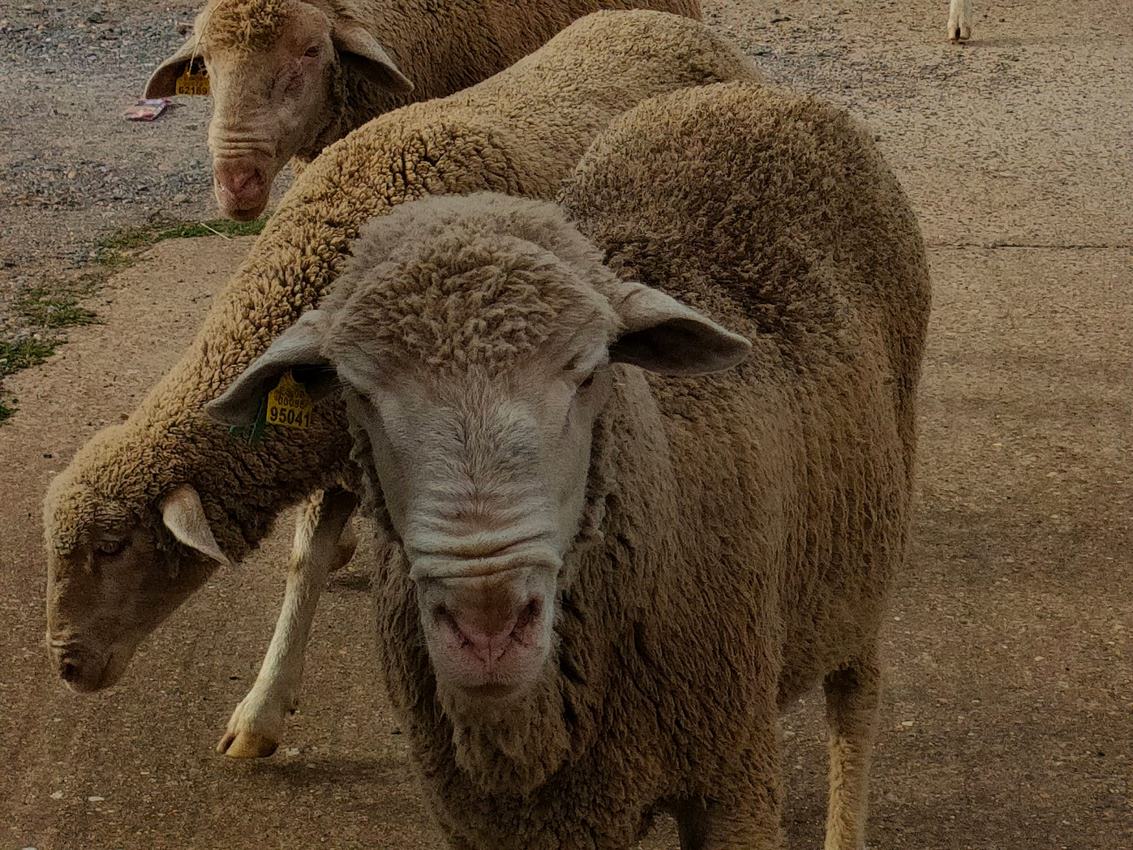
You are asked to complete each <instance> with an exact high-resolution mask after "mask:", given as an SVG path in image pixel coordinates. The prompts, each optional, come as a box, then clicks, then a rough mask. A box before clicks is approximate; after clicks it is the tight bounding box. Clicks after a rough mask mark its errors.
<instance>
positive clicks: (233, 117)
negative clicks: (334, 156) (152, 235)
mask: <svg viewBox="0 0 1133 850" xmlns="http://www.w3.org/2000/svg"><path fill="white" fill-rule="evenodd" d="M635 8H638V9H641V8H644V9H655V10H659V11H663V12H675V13H677V14H681V15H688V16H690V17H693V18H699V17H700V2H699V0H208V2H207V3H206V4H205V7H204V9H203V10H202V11H201V13H200V14H199V15H198V16H197V19H196V22H195V24H194V29H193V32H192V34H190V36H189V38H188V40H186V42H185V43H184V44H183V45H181V47H180V48H178V50H177V51H176V52H175V53H174V54H173V55H172V56H170V57H169V58H168V59H166V60H165V61H164V62H162V63H161V65H160V66H159V67H158V68H157V69H156V70H155V71H154V72H153V75H152V76H151V77H150V79H149V82H148V83H147V84H146V97H168V96H171V95H173V94H174V93H175V91H176V84H177V79H178V77H180V76H181V75H182V74H184V73H185V71H186V69H188V68H189V67H190V66H191V65H192V63H193V62H194V61H195V60H198V59H199V61H200V62H203V64H204V68H205V70H206V71H207V74H208V79H209V88H210V93H211V95H212V98H213V116H212V121H211V122H210V123H209V135H208V140H209V149H210V150H211V152H212V157H213V189H214V192H215V194H216V200H217V203H218V204H219V205H220V209H221V210H222V211H223V212H224V214H225V215H227V216H231V217H232V218H237V219H251V218H255V217H256V216H257V215H259V214H260V213H261V212H262V211H263V209H264V206H265V205H266V204H267V200H268V193H269V192H270V190H271V184H272V181H273V180H274V179H275V175H276V174H277V173H278V172H279V170H280V168H282V167H283V165H284V163H286V162H287V161H288V160H289V159H292V158H294V159H295V160H296V161H299V162H304V163H305V162H309V161H310V160H312V159H313V158H314V157H315V156H316V155H317V154H318V153H319V151H321V150H322V149H323V148H324V147H326V146H327V145H329V144H331V143H332V142H334V141H337V140H338V139H341V138H342V137H343V136H345V135H346V134H347V133H349V132H350V131H351V130H353V129H354V128H356V127H359V126H361V125H362V124H364V123H366V122H367V121H369V120H370V119H371V118H373V117H374V116H376V115H380V114H382V113H383V112H389V111H390V110H391V109H395V108H397V107H399V106H404V105H405V104H407V103H409V102H410V101H412V100H426V99H429V98H435V97H444V96H446V95H449V94H452V93H453V92H456V91H459V90H460V89H463V88H467V87H468V86H470V85H472V84H474V83H478V82H480V81H481V80H483V79H486V78H487V77H490V76H491V75H492V74H495V73H497V72H499V71H502V70H503V69H504V68H507V67H508V66H509V65H511V64H513V63H514V62H516V61H517V60H518V59H520V58H522V57H523V56H526V55H527V54H528V53H531V52H532V51H534V50H536V49H537V48H538V47H540V46H541V45H542V44H543V43H544V42H546V41H547V39H549V38H550V37H551V36H553V35H554V34H555V33H557V32H558V31H559V30H561V29H562V28H563V27H565V26H567V25H568V24H569V23H570V22H571V21H573V20H575V19H577V18H580V17H582V16H583V15H586V14H588V13H590V12H595V11H599V10H602V9H635Z"/></svg>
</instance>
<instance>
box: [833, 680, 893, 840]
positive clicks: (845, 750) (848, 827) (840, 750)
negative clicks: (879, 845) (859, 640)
mask: <svg viewBox="0 0 1133 850" xmlns="http://www.w3.org/2000/svg"><path fill="white" fill-rule="evenodd" d="M823 689H824V690H825V692H826V723H827V726H828V727H829V729H830V799H829V803H828V808H827V816H826V850H862V848H863V847H864V846H865V820H866V809H867V804H868V797H869V761H870V753H871V750H872V748H873V737H874V733H875V731H876V727H877V705H878V700H879V698H880V695H881V675H880V672H879V670H878V667H877V663H876V660H875V659H873V658H870V659H868V660H867V661H865V662H862V663H854V664H852V665H850V666H847V667H844V668H842V669H840V670H836V671H834V672H833V673H829V674H827V676H826V678H825V680H824V681H823Z"/></svg>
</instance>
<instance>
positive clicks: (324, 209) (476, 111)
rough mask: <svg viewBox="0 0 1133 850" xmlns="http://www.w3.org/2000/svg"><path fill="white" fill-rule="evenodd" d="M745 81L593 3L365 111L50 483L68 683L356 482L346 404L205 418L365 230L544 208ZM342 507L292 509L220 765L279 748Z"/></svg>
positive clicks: (651, 17)
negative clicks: (501, 209) (302, 413)
mask: <svg viewBox="0 0 1133 850" xmlns="http://www.w3.org/2000/svg"><path fill="white" fill-rule="evenodd" d="M754 78H755V72H754V70H753V68H752V67H751V65H750V63H749V62H748V61H747V60H746V59H745V58H744V57H743V56H742V55H741V54H740V53H739V52H738V51H736V50H734V49H733V48H732V47H731V46H729V45H727V44H726V43H724V42H722V41H720V40H719V39H717V38H716V37H715V36H713V35H712V34H711V33H710V32H709V31H708V30H707V29H706V28H705V27H704V26H703V25H702V24H700V23H698V22H696V21H693V20H689V19H687V18H680V17H677V16H674V15H668V14H662V13H659V12H601V13H597V14H595V15H591V16H588V17H586V18H583V19H582V20H580V21H578V22H576V23H575V24H573V25H571V26H570V27H569V28H567V29H566V30H565V31H563V32H562V33H560V34H559V35H558V36H556V37H555V38H554V39H552V40H551V41H550V42H549V43H548V44H547V45H546V46H545V47H543V48H542V49H540V50H539V51H537V52H536V53H534V54H532V55H531V56H528V57H526V58H524V59H522V60H520V61H519V62H518V63H516V64H515V65H514V66H512V67H511V68H510V69H508V70H507V71H504V72H502V73H500V74H498V75H497V76H495V77H493V78H492V79H490V80H487V81H485V82H483V83H480V84H479V85H477V86H475V87H473V88H471V89H468V90H466V91H464V92H461V93H458V94H456V95H453V96H450V97H449V98H446V99H444V100H440V101H431V102H428V103H422V104H413V105H411V106H407V107H404V108H402V109H400V110H398V111H396V112H394V113H390V114H388V115H384V116H382V117H380V118H377V119H375V120H374V121H372V122H370V123H369V124H367V125H366V126H364V127H362V128H360V129H359V130H356V131H355V132H354V133H352V134H351V135H349V136H348V137H346V138H345V139H343V140H341V141H340V142H338V143H336V144H335V145H333V146H332V147H331V148H329V149H328V150H327V151H326V152H324V153H323V155H322V156H320V157H319V158H318V159H316V160H315V162H314V163H312V165H311V166H310V167H309V168H307V169H306V170H305V172H304V173H303V175H302V176H301V177H300V179H299V180H298V181H297V183H296V185H295V186H294V187H293V188H292V190H291V191H290V192H289V193H288V195H287V197H286V198H285V199H284V203H283V204H282V206H281V208H280V209H279V211H278V212H277V213H276V214H275V216H273V218H272V220H271V222H269V224H268V226H267V228H266V229H265V230H264V233H263V235H262V236H261V237H260V239H259V240H258V241H257V243H256V245H255V247H254V248H253V249H252V252H251V254H250V256H249V257H248V259H247V260H246V261H245V262H244V264H243V265H242V266H241V268H240V270H239V271H238V272H237V273H236V275H235V276H234V278H233V279H232V281H231V282H230V283H229V284H228V286H227V288H226V290H225V291H224V292H223V293H222V295H221V296H220V297H219V298H218V301H217V303H216V305H215V306H214V307H213V308H212V310H211V311H210V313H209V315H208V317H207V318H206V320H205V322H204V325H203V327H202V329H201V330H200V332H199V334H198V336H197V338H196V341H195V342H194V344H193V346H192V347H191V348H190V350H189V351H188V352H187V353H186V354H185V356H184V357H183V358H182V360H181V361H180V362H179V363H178V364H177V365H176V366H175V367H174V368H173V369H172V370H171V371H170V372H169V373H168V374H167V375H166V376H165V377H164V378H163V379H162V380H161V381H160V382H159V383H158V385H157V386H156V387H155V388H154V389H153V390H152V391H151V392H150V393H149V395H148V397H147V398H146V399H145V400H144V401H143V403H142V404H141V406H140V407H139V408H138V409H137V410H136V411H135V412H134V413H133V414H132V415H131V416H130V418H129V419H128V420H127V421H126V422H125V423H122V424H120V425H116V426H114V427H111V428H109V429H106V430H104V431H102V432H101V433H99V434H97V435H96V436H95V437H94V438H93V439H92V440H91V441H90V442H89V443H88V444H87V445H86V446H85V447H84V448H83V449H82V450H80V452H79V453H78V455H77V456H76V457H75V458H74V460H73V461H72V462H71V463H70V464H69V465H68V467H67V468H66V469H65V470H64V471H63V472H62V473H61V474H60V475H59V476H58V477H57V479H56V480H55V481H54V482H53V484H52V486H51V488H50V491H49V493H48V495H47V499H46V501H45V505H44V523H45V532H46V543H47V552H48V598H47V615H48V638H49V640H50V641H51V645H52V647H53V650H52V651H53V657H54V660H55V663H56V665H57V667H58V671H59V673H60V674H61V675H62V676H63V677H64V679H66V680H67V681H68V682H69V684H70V685H71V686H73V687H75V688H77V689H80V690H92V689H96V688H101V687H106V686H108V685H111V684H113V683H114V682H115V681H116V680H117V679H118V678H119V677H120V676H121V674H122V672H123V671H124V669H125V667H126V665H127V663H128V661H129V659H130V657H131V656H132V654H133V652H134V649H135V648H136V647H137V645H138V643H139V642H140V641H141V640H142V639H143V638H144V637H145V635H146V634H147V633H148V632H150V631H152V629H153V628H154V627H155V626H156V625H157V624H158V623H159V622H160V621H161V620H162V619H163V618H164V617H165V616H167V615H168V614H169V613H170V611H172V610H173V609H174V608H175V607H176V606H177V605H179V604H180V603H181V602H182V601H183V600H184V599H185V598H187V597H188V595H189V594H190V593H191V592H192V591H193V590H194V589H196V588H197V587H199V586H200V585H201V583H202V582H204V581H205V579H206V578H207V577H208V575H209V574H211V572H212V571H213V569H214V568H215V566H216V564H217V563H223V562H226V561H228V560H232V561H238V560H239V559H241V558H242V557H243V556H244V555H245V554H246V553H247V552H248V551H249V550H250V549H252V548H254V547H255V546H256V545H257V544H258V542H259V541H260V540H261V538H262V537H263V535H264V534H265V533H266V532H267V531H268V529H269V527H270V525H271V523H272V521H273V520H274V518H275V516H276V515H277V514H278V513H279V512H280V511H281V510H282V509H283V508H284V507H286V506H287V505H289V504H293V503H295V502H296V501H298V500H301V499H302V498H303V497H304V496H305V495H306V494H309V493H312V492H316V491H318V490H319V489H320V488H324V487H327V486H331V485H333V484H334V483H335V482H337V481H340V480H341V479H342V478H343V477H344V476H349V475H350V474H351V467H350V464H349V459H348V454H349V446H350V440H349V436H348V434H347V433H346V428H345V424H344V421H345V420H344V417H343V414H342V412H341V410H340V409H339V408H335V407H333V406H328V407H327V408H326V409H325V410H321V411H320V413H319V415H318V416H317V417H315V421H314V422H313V423H312V425H311V427H310V428H309V429H308V430H292V429H288V428H272V427H270V426H269V427H268V428H267V431H266V433H265V435H264V438H263V440H262V442H261V443H259V444H257V445H248V444H246V443H244V442H242V441H241V440H238V439H234V438H233V437H232V436H230V435H229V434H227V433H226V432H225V430H224V429H222V428H220V427H218V426H217V425H216V424H215V423H213V422H211V421H209V420H208V419H207V418H206V417H205V416H204V414H203V413H202V412H201V407H202V406H203V405H204V403H205V402H206V401H208V400H210V399H212V398H214V397H215V396H216V395H217V394H218V393H219V392H220V391H221V390H222V389H223V388H224V387H225V386H226V385H227V384H228V382H229V381H231V380H232V379H233V378H234V377H235V376H236V375H238V374H239V373H240V372H241V371H243V369H244V368H245V367H246V366H247V365H248V364H249V363H250V362H251V361H252V360H253V359H254V358H255V357H256V356H257V355H259V354H260V353H262V352H263V351H264V349H266V348H267V346H268V345H269V343H271V341H272V340H273V339H274V338H275V337H276V336H277V335H278V334H279V333H280V332H281V331H283V330H284V329H286V328H287V327H289V326H290V325H291V323H292V322H294V321H295V320H296V319H297V318H298V317H299V315H300V314H301V313H302V312H303V311H304V310H305V309H307V308H309V307H312V306H314V305H315V304H316V303H317V302H318V301H319V299H320V298H321V297H322V296H323V294H324V292H325V291H326V289H327V287H328V286H329V285H330V283H331V282H332V281H333V280H334V278H335V277H336V276H337V274H338V272H339V271H340V269H341V265H342V262H343V260H344V259H345V257H346V256H347V253H348V250H349V245H350V242H351V240H353V239H354V238H355V237H356V236H357V234H358V229H359V228H360V227H361V225H362V224H363V223H364V222H365V221H367V220H368V219H370V218H372V217H373V216H375V215H381V214H384V213H386V212H388V211H389V210H390V209H391V208H393V207H395V206H396V205H398V204H401V203H404V202H405V201H408V200H412V199H414V198H419V197H421V196H424V195H429V194H439V193H467V192H473V191H478V190H496V191H504V192H508V193H511V194H516V195H529V196H537V197H546V198H549V197H553V196H554V193H555V192H556V191H558V189H559V187H560V185H561V182H562V180H563V179H564V178H566V177H567V176H568V175H569V174H570V171H571V169H572V168H573V167H574V166H575V165H576V164H577V162H578V159H579V157H580V156H581V155H582V154H583V152H584V151H585V150H586V147H587V146H588V145H589V144H590V142H591V141H593V139H594V137H595V136H596V134H597V133H598V132H599V131H600V130H602V129H604V128H605V127H606V126H607V125H608V123H609V122H610V121H611V120H612V119H613V118H615V117H616V116H617V115H619V114H621V113H622V112H623V111H624V110H626V109H628V108H630V107H632V106H634V105H636V104H637V103H639V102H641V101H642V100H644V99H646V98H647V97H650V96H652V95H655V94H659V93H663V92H668V91H673V90H675V89H679V88H681V87H684V86H690V85H696V84H700V83H706V82H714V81H720V80H731V79H749V80H750V79H754ZM352 501H353V496H352V495H351V494H350V493H348V492H345V493H344V492H342V491H340V490H335V491H334V492H332V493H331V494H330V495H329V501H328V502H326V503H325V504H324V503H322V502H318V503H316V504H314V505H313V506H312V510H310V511H307V512H305V513H304V520H303V521H302V522H301V526H300V529H299V531H298V533H297V537H296V543H297V545H296V553H295V558H294V560H293V562H292V564H291V568H290V575H289V578H288V596H287V600H286V602H285V604H284V610H283V612H282V614H281V617H280V621H279V625H278V626H277V630H276V635H275V638H274V639H273V641H272V646H271V650H270V652H269V655H268V658H267V659H266V660H265V664H264V667H263V669H262V670H261V675H260V677H259V678H258V679H257V682H256V684H255V686H254V687H253V689H252V691H251V693H249V695H248V697H247V698H246V699H245V701H244V702H243V703H242V704H241V706H240V708H239V709H238V710H237V711H236V713H235V714H234V715H233V717H232V720H231V722H230V725H229V729H228V733H227V734H226V735H225V737H224V739H223V740H222V742H221V748H222V749H226V750H227V752H228V753H229V754H231V755H241V756H252V755H266V754H269V753H270V752H271V751H272V750H273V749H274V748H275V745H276V743H277V742H278V740H279V737H280V734H281V732H282V728H283V722H284V716H285V713H286V711H287V709H288V707H289V706H290V705H291V703H292V700H293V699H294V696H295V689H296V688H297V687H298V683H299V677H300V675H301V669H302V659H303V649H304V643H305V641H306V628H307V626H308V625H309V623H310V618H311V616H312V615H313V613H314V609H315V605H316V603H317V600H318V594H319V591H320V590H321V588H322V584H323V582H324V580H325V575H326V570H327V569H329V568H330V567H331V566H333V565H334V564H335V563H336V562H340V561H341V560H342V559H343V558H346V557H349V551H350V546H349V541H346V542H345V543H341V544H340V541H339V532H340V530H341V529H342V527H343V525H344V523H345V521H346V519H347V518H349V515H350V511H351V509H352V507H353V504H352ZM92 564H93V565H94V567H95V569H93V570H92V569H89V567H90V566H91V565H92ZM308 591H309V592H308Z"/></svg>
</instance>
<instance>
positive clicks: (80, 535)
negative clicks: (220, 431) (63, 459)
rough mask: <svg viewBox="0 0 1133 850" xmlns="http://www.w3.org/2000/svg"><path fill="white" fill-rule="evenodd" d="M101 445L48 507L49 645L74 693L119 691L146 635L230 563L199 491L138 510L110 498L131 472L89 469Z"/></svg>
mask: <svg viewBox="0 0 1133 850" xmlns="http://www.w3.org/2000/svg"><path fill="white" fill-rule="evenodd" d="M114 430H115V429H109V431H108V432H103V433H104V434H107V433H112V432H113V431H114ZM101 443H102V441H100V440H98V439H97V438H96V440H94V441H92V444H91V445H89V446H88V447H87V448H86V449H84V455H85V457H84V461H85V462H84V463H81V464H76V465H72V467H71V468H70V469H68V470H67V471H65V472H64V473H62V474H61V475H59V476H58V477H57V478H56V479H55V481H53V482H52V486H51V488H50V490H49V491H48V494H47V498H46V500H45V503H44V529H45V533H46V542H47V556H48V558H47V560H48V563H47V645H48V650H49V655H50V657H51V660H52V662H53V664H54V666H55V668H56V671H57V672H58V674H59V676H60V677H61V678H62V679H63V681H64V682H66V684H67V685H68V686H69V687H70V688H72V689H73V690H76V691H95V690H99V689H102V688H106V687H109V686H111V685H113V684H115V683H116V682H117V681H118V680H119V679H120V678H121V677H122V674H123V673H124V672H125V670H126V667H127V665H128V664H129V662H130V659H131V658H132V657H133V654H134V651H135V650H136V649H137V647H138V645H139V644H140V643H141V642H142V640H143V639H144V638H145V637H146V635H148V634H149V633H150V632H152V631H153V630H154V629H155V628H156V627H157V626H158V625H159V624H160V623H161V622H162V621H163V620H165V618H166V617H168V616H169V615H170V614H171V613H172V612H173V611H174V610H175V609H176V608H177V607H178V606H179V605H180V604H181V603H182V602H184V601H185V600H186V599H188V598H189V596H191V595H192V593H193V592H194V591H196V590H197V589H198V588H199V587H201V585H203V584H204V582H205V581H206V579H207V578H208V577H209V575H211V573H212V572H213V570H214V569H215V568H216V566H217V565H218V564H227V563H228V558H227V557H226V556H225V554H224V552H223V551H222V550H221V548H220V546H219V545H218V544H217V542H216V539H215V538H214V537H213V533H212V530H211V528H210V524H209V520H208V518H207V515H206V513H205V509H204V506H203V505H202V504H201V500H200V497H199V495H198V494H197V491H196V490H195V489H194V488H193V487H192V486H190V485H188V484H182V485H179V486H176V487H173V488H171V489H169V490H168V491H167V492H164V493H161V494H160V495H158V496H156V497H155V498H153V499H149V498H148V497H146V496H145V495H142V496H141V497H140V498H139V499H137V500H131V502H135V501H136V503H137V505H140V506H141V507H140V508H139V507H132V506H129V505H127V504H126V503H125V502H122V501H118V500H112V499H107V498H105V497H104V496H102V495H101V494H100V490H101V489H103V488H102V487H100V486H99V483H100V482H101V483H102V484H106V483H107V482H109V481H112V479H113V476H114V475H115V473H116V472H117V471H121V470H124V469H126V470H128V469H130V468H131V464H130V463H129V462H123V458H122V457H120V456H117V455H107V456H105V457H104V458H97V459H98V460H104V461H105V462H103V463H90V462H89V458H91V456H92V452H93V453H94V454H95V455H97V453H98V452H99V451H100V445H101ZM135 462H138V459H137V458H135ZM142 462H144V461H142ZM77 468H79V469H82V470H83V471H82V473H80V474H76V473H75V472H74V470H75V469H77Z"/></svg>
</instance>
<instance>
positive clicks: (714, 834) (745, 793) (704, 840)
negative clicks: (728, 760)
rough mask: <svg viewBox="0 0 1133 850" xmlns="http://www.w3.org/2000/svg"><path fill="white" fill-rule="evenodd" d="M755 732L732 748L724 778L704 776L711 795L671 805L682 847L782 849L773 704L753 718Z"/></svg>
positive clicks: (694, 849) (780, 773)
mask: <svg viewBox="0 0 1133 850" xmlns="http://www.w3.org/2000/svg"><path fill="white" fill-rule="evenodd" d="M753 729H754V734H753V737H752V740H750V741H748V742H746V746H744V747H743V748H742V749H737V755H736V762H734V763H733V769H729V770H728V771H727V774H728V775H727V776H726V778H724V777H713V778H711V779H710V780H709V781H708V782H707V786H708V787H711V788H712V789H713V791H714V792H715V793H714V794H713V796H712V797H711V798H707V799H706V798H701V799H691V800H684V801H682V802H680V803H679V804H678V805H677V806H676V807H675V808H674V810H673V814H674V815H675V816H676V819H677V830H678V833H679V835H680V842H681V850H781V848H782V847H783V846H784V841H783V827H782V808H783V771H782V765H781V756H780V752H779V740H778V729H779V726H778V717H777V716H776V709H775V707H774V705H770V706H768V707H767V710H766V711H761V712H758V714H757V716H756V717H755V718H754V719H753Z"/></svg>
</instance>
